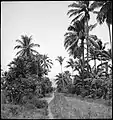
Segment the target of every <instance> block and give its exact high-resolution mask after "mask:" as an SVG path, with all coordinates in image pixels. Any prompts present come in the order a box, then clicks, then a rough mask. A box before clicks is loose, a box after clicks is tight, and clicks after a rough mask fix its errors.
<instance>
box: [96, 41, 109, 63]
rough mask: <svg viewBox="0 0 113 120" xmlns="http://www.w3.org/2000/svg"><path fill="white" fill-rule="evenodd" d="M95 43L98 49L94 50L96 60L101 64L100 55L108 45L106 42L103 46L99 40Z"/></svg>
mask: <svg viewBox="0 0 113 120" xmlns="http://www.w3.org/2000/svg"><path fill="white" fill-rule="evenodd" d="M97 43H98V46H99V48H98V49H97V50H96V51H97V52H98V55H97V59H98V60H100V61H101V64H102V56H103V55H102V54H103V51H105V47H106V45H107V44H108V42H106V43H104V44H103V43H102V41H101V40H100V39H99V40H98V41H97Z"/></svg>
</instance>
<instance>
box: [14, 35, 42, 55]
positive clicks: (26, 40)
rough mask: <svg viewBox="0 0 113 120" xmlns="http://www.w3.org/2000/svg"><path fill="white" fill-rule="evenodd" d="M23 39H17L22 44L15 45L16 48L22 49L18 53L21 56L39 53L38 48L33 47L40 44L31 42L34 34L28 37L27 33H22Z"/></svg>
mask: <svg viewBox="0 0 113 120" xmlns="http://www.w3.org/2000/svg"><path fill="white" fill-rule="evenodd" d="M21 39H22V40H16V42H18V43H19V44H20V45H17V46H15V48H14V49H21V50H20V51H19V52H17V54H16V55H18V54H19V55H20V56H25V57H31V56H32V55H33V53H38V52H37V51H36V50H33V49H32V47H34V46H38V47H40V45H39V44H34V43H31V40H32V36H30V37H28V36H27V35H25V36H24V35H21Z"/></svg>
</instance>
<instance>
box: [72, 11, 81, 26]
mask: <svg viewBox="0 0 113 120" xmlns="http://www.w3.org/2000/svg"><path fill="white" fill-rule="evenodd" d="M82 14H83V13H80V14H79V15H77V16H76V17H74V19H73V20H72V21H71V24H72V23H73V22H75V21H76V20H77V19H78V18H79V17H80V16H82Z"/></svg>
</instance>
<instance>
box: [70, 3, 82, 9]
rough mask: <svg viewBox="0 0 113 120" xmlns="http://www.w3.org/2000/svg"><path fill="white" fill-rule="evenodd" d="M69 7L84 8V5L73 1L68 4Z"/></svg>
mask: <svg viewBox="0 0 113 120" xmlns="http://www.w3.org/2000/svg"><path fill="white" fill-rule="evenodd" d="M68 7H75V8H82V7H83V5H82V4H77V3H72V4H70V5H68Z"/></svg>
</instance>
